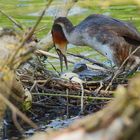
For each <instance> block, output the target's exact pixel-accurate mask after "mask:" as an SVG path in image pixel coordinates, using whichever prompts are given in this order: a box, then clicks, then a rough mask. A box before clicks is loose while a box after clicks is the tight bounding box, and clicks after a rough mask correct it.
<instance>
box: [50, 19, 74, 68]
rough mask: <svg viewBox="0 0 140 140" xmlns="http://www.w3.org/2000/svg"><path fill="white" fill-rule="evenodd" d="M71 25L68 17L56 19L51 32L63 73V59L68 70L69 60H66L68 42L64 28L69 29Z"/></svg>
mask: <svg viewBox="0 0 140 140" xmlns="http://www.w3.org/2000/svg"><path fill="white" fill-rule="evenodd" d="M71 25H72V24H71V23H70V22H69V20H68V19H67V18H66V17H59V18H57V19H55V21H54V24H53V26H52V31H51V33H52V38H53V43H54V46H55V48H56V51H57V53H58V55H59V59H60V66H61V71H62V70H63V59H64V62H65V65H66V68H67V69H68V65H67V58H66V51H67V44H68V41H67V39H66V37H65V34H64V32H63V28H69V26H71Z"/></svg>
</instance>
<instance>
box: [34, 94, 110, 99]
mask: <svg viewBox="0 0 140 140" xmlns="http://www.w3.org/2000/svg"><path fill="white" fill-rule="evenodd" d="M32 95H33V96H34V95H39V96H56V97H69V98H79V99H81V96H78V95H66V94H51V93H32ZM83 98H84V99H94V100H112V98H109V97H91V96H83Z"/></svg>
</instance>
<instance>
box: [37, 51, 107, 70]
mask: <svg viewBox="0 0 140 140" xmlns="http://www.w3.org/2000/svg"><path fill="white" fill-rule="evenodd" d="M35 52H36V53H37V54H43V55H45V56H48V57H53V58H56V59H59V56H58V55H56V54H53V53H50V52H47V51H43V50H39V49H38V50H36V51H35ZM67 61H68V62H69V63H71V64H74V63H76V62H75V61H73V60H71V59H67ZM86 65H87V67H89V68H91V69H94V70H103V71H105V70H107V69H105V68H104V67H99V66H94V65H91V64H86ZM107 71H108V70H107Z"/></svg>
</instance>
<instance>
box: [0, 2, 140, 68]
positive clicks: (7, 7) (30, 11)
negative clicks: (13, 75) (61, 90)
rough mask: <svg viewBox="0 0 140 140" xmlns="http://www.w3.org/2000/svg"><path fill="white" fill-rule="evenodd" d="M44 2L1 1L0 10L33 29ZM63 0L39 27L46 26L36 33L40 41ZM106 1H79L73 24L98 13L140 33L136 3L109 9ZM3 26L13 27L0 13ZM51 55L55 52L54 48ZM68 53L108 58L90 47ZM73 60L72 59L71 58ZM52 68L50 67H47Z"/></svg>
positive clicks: (55, 3) (75, 48) (51, 7)
mask: <svg viewBox="0 0 140 140" xmlns="http://www.w3.org/2000/svg"><path fill="white" fill-rule="evenodd" d="M45 4H46V1H45V0H12V1H11V0H1V3H0V9H2V10H3V11H4V12H6V13H7V14H8V15H10V16H12V17H13V18H15V19H16V20H18V21H19V22H20V23H21V24H22V25H24V26H25V27H31V26H33V25H34V24H35V22H36V20H37V17H38V15H39V14H40V13H41V11H42V9H43V7H44V6H45ZM62 4H63V1H60V0H54V1H53V3H52V5H51V6H50V7H49V9H48V10H47V11H46V13H45V16H44V18H43V20H42V21H41V23H40V25H39V27H38V28H40V27H42V26H45V25H47V29H46V30H43V31H42V32H39V33H37V37H38V38H42V37H43V36H45V35H46V34H47V33H48V31H49V30H50V29H51V26H52V23H53V19H54V16H55V15H56V14H57V13H58V12H59V9H60V8H61V5H62ZM106 5H107V4H106V2H105V1H102V0H94V1H93V0H86V1H83V0H80V1H79V2H78V3H77V4H76V5H75V6H74V7H73V8H72V9H71V10H70V12H69V16H68V17H69V18H70V19H71V21H72V22H73V24H74V25H75V24H78V23H79V22H80V21H81V20H82V19H83V18H85V17H86V16H88V15H90V14H93V13H98V14H104V15H109V16H112V17H114V18H118V19H121V20H124V21H129V22H131V23H133V24H134V26H136V27H137V29H138V30H140V16H139V14H140V9H139V7H138V5H136V3H134V2H133V0H126V2H125V1H124V2H123V4H121V3H119V0H118V1H115V0H114V1H113V2H112V4H111V5H110V6H109V7H107V6H106ZM0 21H1V22H0V26H2V27H5V26H8V27H13V23H12V22H10V21H9V20H8V19H7V18H6V17H5V16H3V15H2V14H0ZM51 52H53V53H54V52H55V51H54V49H52V51H51ZM68 52H71V53H78V54H84V55H86V57H90V58H94V59H96V60H99V61H102V62H106V61H107V60H106V58H104V57H103V56H101V55H99V54H98V53H97V52H95V51H93V50H92V49H91V48H89V47H75V46H74V47H69V49H68ZM72 59H73V58H72ZM75 61H81V60H80V59H75ZM50 62H53V64H54V65H55V66H56V67H59V63H58V62H59V61H58V60H54V59H50ZM48 67H51V66H48Z"/></svg>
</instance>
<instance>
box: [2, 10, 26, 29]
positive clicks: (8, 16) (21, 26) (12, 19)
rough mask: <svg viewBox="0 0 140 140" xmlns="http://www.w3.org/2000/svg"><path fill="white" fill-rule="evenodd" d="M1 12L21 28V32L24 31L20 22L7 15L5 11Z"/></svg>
mask: <svg viewBox="0 0 140 140" xmlns="http://www.w3.org/2000/svg"><path fill="white" fill-rule="evenodd" d="M0 12H1V13H2V14H3V15H4V16H6V17H7V18H8V19H9V20H10V21H12V22H13V23H14V24H15V25H16V26H17V27H18V28H20V29H21V30H23V26H22V25H21V24H20V23H19V22H17V21H16V20H15V19H14V18H13V17H11V16H9V15H7V14H6V13H5V12H4V11H2V10H1V9H0Z"/></svg>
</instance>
